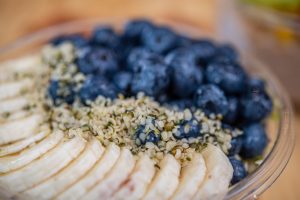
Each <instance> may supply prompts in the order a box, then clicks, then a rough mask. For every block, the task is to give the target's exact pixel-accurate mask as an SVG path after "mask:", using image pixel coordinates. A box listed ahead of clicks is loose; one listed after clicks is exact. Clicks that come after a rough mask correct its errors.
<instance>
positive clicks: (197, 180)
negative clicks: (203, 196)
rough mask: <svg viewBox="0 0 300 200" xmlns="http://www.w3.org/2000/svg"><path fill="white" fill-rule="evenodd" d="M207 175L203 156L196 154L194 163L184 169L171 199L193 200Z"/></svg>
mask: <svg viewBox="0 0 300 200" xmlns="http://www.w3.org/2000/svg"><path fill="white" fill-rule="evenodd" d="M205 173H206V166H205V162H204V159H203V157H202V155H201V154H199V153H194V155H193V159H192V161H191V162H190V163H189V164H188V165H187V166H185V167H183V168H182V170H181V177H180V182H179V185H178V187H177V189H176V191H175V193H174V195H173V196H172V198H171V199H173V200H181V199H191V198H192V197H193V196H194V195H195V193H196V192H197V190H198V188H199V186H200V184H201V183H202V182H203V180H204V178H205Z"/></svg>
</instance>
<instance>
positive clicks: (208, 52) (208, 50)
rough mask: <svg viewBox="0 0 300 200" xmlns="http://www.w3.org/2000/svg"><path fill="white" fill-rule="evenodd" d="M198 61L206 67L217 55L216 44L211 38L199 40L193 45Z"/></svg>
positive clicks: (192, 48)
mask: <svg viewBox="0 0 300 200" xmlns="http://www.w3.org/2000/svg"><path fill="white" fill-rule="evenodd" d="M190 48H191V50H192V51H193V53H194V55H195V56H196V57H197V63H198V64H199V65H201V66H203V67H205V66H206V65H207V64H208V63H209V62H210V61H211V60H212V59H213V57H214V56H215V55H216V46H215V45H214V44H213V43H212V42H211V41H210V40H198V41H196V42H195V43H194V44H193V45H192V46H191V47H190Z"/></svg>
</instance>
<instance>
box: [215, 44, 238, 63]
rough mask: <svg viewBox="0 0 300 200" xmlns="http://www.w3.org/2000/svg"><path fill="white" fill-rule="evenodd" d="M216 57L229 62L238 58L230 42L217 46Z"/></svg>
mask: <svg viewBox="0 0 300 200" xmlns="http://www.w3.org/2000/svg"><path fill="white" fill-rule="evenodd" d="M216 57H217V59H220V60H221V59H224V60H228V61H231V62H235V61H237V60H238V59H239V55H238V52H237V51H236V49H235V48H234V47H233V46H231V45H230V44H224V45H221V46H219V47H218V48H217V52H216Z"/></svg>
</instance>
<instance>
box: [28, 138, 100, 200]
mask: <svg viewBox="0 0 300 200" xmlns="http://www.w3.org/2000/svg"><path fill="white" fill-rule="evenodd" d="M103 152H104V147H103V146H102V145H101V143H100V142H99V141H98V140H96V139H92V140H91V141H90V142H89V143H88V145H87V147H86V149H85V150H84V152H83V153H82V154H81V155H80V156H79V157H78V158H77V159H76V160H74V161H73V162H72V163H71V164H70V165H69V166H67V167H66V168H64V170H62V171H61V172H60V173H58V174H56V175H54V176H52V177H51V178H50V179H48V180H46V181H45V182H43V183H41V184H39V185H37V186H35V187H33V188H31V189H30V190H28V191H25V194H27V195H28V196H30V197H32V198H38V199H52V198H53V197H54V196H56V195H57V194H59V193H60V192H62V191H64V190H65V189H66V188H67V187H68V186H69V185H71V184H72V183H75V182H76V181H77V180H78V179H80V178H81V177H82V176H83V175H84V174H85V173H86V172H87V171H88V170H89V169H90V168H91V167H93V165H94V164H95V163H96V162H97V160H98V159H99V158H100V157H101V156H102V154H103Z"/></svg>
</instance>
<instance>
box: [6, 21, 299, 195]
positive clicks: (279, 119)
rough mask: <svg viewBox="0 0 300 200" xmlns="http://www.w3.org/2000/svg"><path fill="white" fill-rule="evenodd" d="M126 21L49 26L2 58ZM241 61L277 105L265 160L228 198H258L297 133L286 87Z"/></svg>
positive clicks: (193, 32)
mask: <svg viewBox="0 0 300 200" xmlns="http://www.w3.org/2000/svg"><path fill="white" fill-rule="evenodd" d="M125 22H126V20H124V19H116V18H113V19H91V20H82V21H74V22H69V23H66V24H61V25H57V26H54V27H49V28H47V29H44V30H41V31H38V32H36V33H33V34H31V35H29V36H26V37H23V38H21V39H19V40H17V41H16V42H14V43H13V44H10V45H8V46H5V47H3V48H0V61H1V62H3V61H5V60H9V59H13V58H17V57H19V56H25V55H29V54H32V53H37V52H38V51H39V50H40V49H41V47H42V46H43V45H44V44H45V43H47V42H48V41H49V40H50V39H51V38H54V37H55V36H58V35H61V34H71V33H83V34H88V33H89V32H91V31H92V30H93V28H94V27H95V26H96V25H99V24H110V25H114V26H115V27H116V29H117V30H118V28H120V27H121V26H122V25H123V24H124V23H125ZM157 23H162V24H166V25H169V26H171V27H172V28H174V29H175V30H177V31H178V32H181V33H183V34H186V35H189V36H192V37H207V38H211V39H213V40H217V41H218V40H220V39H219V38H218V37H216V36H215V35H214V33H210V32H206V31H205V30H202V29H199V28H196V27H191V26H187V25H184V24H180V23H177V22H174V21H169V20H159V21H157ZM222 42H224V41H222ZM225 42H226V41H225ZM241 61H242V63H244V66H245V67H246V70H247V71H249V73H251V74H257V75H259V76H260V77H263V78H264V79H265V80H266V82H267V83H268V90H269V93H270V94H271V96H272V98H273V103H274V109H273V113H272V115H271V116H270V117H269V118H268V119H267V121H266V125H267V132H268V137H269V141H270V142H269V144H268V147H267V150H266V152H265V155H264V160H263V162H262V163H261V165H260V166H259V167H258V168H257V169H256V170H255V171H254V172H253V173H251V174H250V175H249V176H247V177H246V178H245V179H243V180H242V181H241V182H239V183H238V184H235V185H234V186H232V187H231V188H230V190H229V192H228V194H227V196H226V198H225V199H255V198H257V196H259V195H260V194H261V193H262V192H263V191H265V190H266V189H267V188H268V187H270V186H271V184H272V183H273V182H274V181H275V180H276V179H277V178H278V177H279V175H280V174H281V172H282V171H283V170H284V168H285V166H286V165H287V163H288V161H289V158H290V156H291V154H292V150H293V146H294V137H295V134H294V132H293V129H292V120H293V111H292V107H291V105H290V101H289V98H288V96H287V95H286V93H285V90H284V89H282V87H281V86H280V84H279V83H278V81H277V80H276V78H275V77H274V76H273V75H272V74H271V73H270V72H269V71H268V70H267V69H266V67H265V66H264V65H263V64H262V63H260V62H259V61H257V60H256V59H255V58H253V57H252V56H251V55H249V54H247V52H241ZM4 193H6V191H0V194H4Z"/></svg>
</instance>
